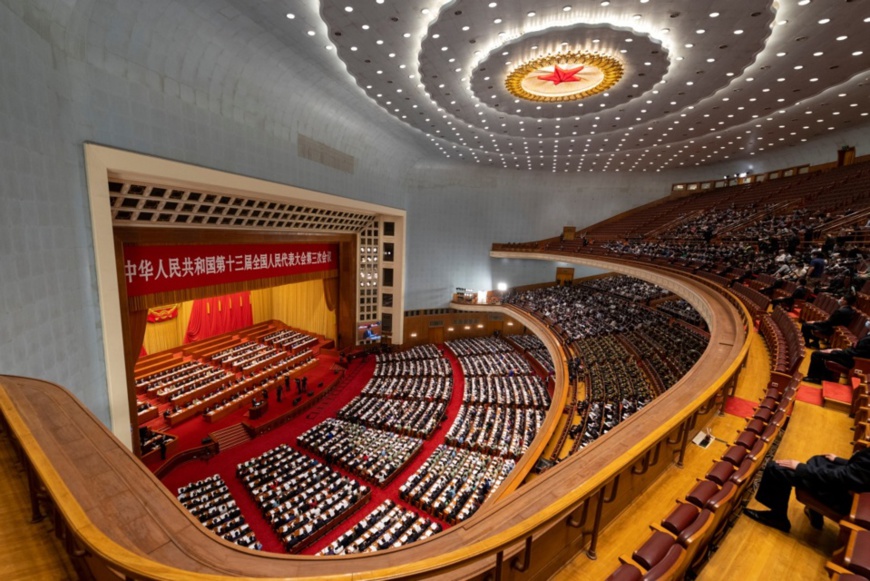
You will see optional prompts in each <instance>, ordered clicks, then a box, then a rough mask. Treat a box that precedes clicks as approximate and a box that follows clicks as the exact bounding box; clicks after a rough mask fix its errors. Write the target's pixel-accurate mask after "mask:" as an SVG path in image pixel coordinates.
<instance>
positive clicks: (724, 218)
mask: <svg viewBox="0 0 870 581" xmlns="http://www.w3.org/2000/svg"><path fill="white" fill-rule="evenodd" d="M774 208H775V205H774V204H768V205H764V206H759V205H756V204H748V205H741V206H737V205H735V204H731V205H730V206H729V207H727V208H713V209H710V208H707V209H704V210H700V211H697V212H694V213H691V214H688V215H687V214H681V215H680V216H678V217H677V220H676V221H677V222H678V224H676V225H675V226H673V227H672V228H669V229H668V230H667V231H665V232H662V233H661V234H660V235H659V237H660V238H665V239H683V238H703V239H705V240H710V239H712V238H713V236H715V235H716V233H717V232H723V231H725V230H728V229H729V228H732V227H738V226H739V225H741V224H743V223H745V222H746V221H747V220H749V219H750V218H752V217H753V216H758V215H759V214H770V213H771V212H772V211H773V210H774Z"/></svg>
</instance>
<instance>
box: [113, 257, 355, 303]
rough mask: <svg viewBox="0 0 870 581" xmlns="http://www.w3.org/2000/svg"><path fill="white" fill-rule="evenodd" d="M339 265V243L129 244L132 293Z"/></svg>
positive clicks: (127, 270) (129, 292) (128, 279)
mask: <svg viewBox="0 0 870 581" xmlns="http://www.w3.org/2000/svg"><path fill="white" fill-rule="evenodd" d="M336 269H338V245H337V244H248V245H244V246H242V245H238V244H206V245H185V246H134V245H124V279H125V280H126V282H127V296H130V297H137V296H142V295H148V294H153V293H159V292H166V291H173V290H180V289H186V288H197V287H201V286H210V285H216V284H226V283H232V282H243V281H246V280H257V279H261V278H272V277H278V276H291V275H294V274H306V273H311V272H320V271H324V270H336Z"/></svg>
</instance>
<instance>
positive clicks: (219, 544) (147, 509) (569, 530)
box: [0, 252, 748, 580]
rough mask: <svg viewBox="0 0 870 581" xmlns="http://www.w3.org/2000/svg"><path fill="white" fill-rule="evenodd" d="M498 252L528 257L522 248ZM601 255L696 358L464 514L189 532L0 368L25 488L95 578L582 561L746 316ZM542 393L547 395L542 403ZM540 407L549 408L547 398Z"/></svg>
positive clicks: (728, 376)
mask: <svg viewBox="0 0 870 581" xmlns="http://www.w3.org/2000/svg"><path fill="white" fill-rule="evenodd" d="M498 255H499V256H510V257H520V256H521V257H522V258H531V257H532V256H530V254H529V253H522V252H521V253H516V254H514V253H511V252H505V253H498ZM535 258H538V256H535ZM540 258H541V259H544V260H564V259H565V258H564V257H563V256H554V255H541V256H540ZM577 260H578V261H579V260H582V259H580V258H578V259H577ZM596 260H598V259H597V258H596ZM602 261H603V259H602ZM603 262H605V264H607V265H608V267H609V268H612V269H613V270H618V271H620V272H630V273H631V274H634V275H635V276H641V278H645V279H646V280H654V281H655V282H656V284H660V285H661V286H664V287H665V288H668V289H669V290H673V291H675V292H677V294H680V295H681V296H683V297H684V298H686V299H687V300H689V301H690V302H691V303H692V304H693V305H695V306H696V308H698V309H699V311H700V312H701V313H702V315H703V316H704V318H705V319H706V320H707V321H708V324H709V325H710V330H711V340H710V343H709V346H708V348H707V350H706V351H705V352H704V354H703V355H702V357H701V359H700V360H699V362H698V364H696V365H695V367H693V368H692V369H691V370H690V371H689V373H688V374H686V376H684V377H683V378H682V379H681V380H680V381H679V382H678V383H677V384H676V385H674V386H673V387H672V388H671V389H669V390H668V391H667V392H666V393H665V394H664V395H662V396H660V397H658V398H657V399H656V400H655V401H653V402H652V403H651V404H649V405H648V406H646V407H645V408H644V409H643V410H642V411H641V412H638V413H637V414H635V415H634V416H632V417H631V418H629V419H628V420H626V421H625V422H622V423H621V424H619V425H618V426H617V427H616V428H614V429H613V430H611V431H610V432H609V433H608V434H606V435H605V436H603V437H602V438H600V439H598V440H597V441H596V442H594V443H593V444H591V445H590V446H588V447H586V448H585V449H584V450H583V451H582V452H580V453H578V454H575V455H574V456H572V457H571V458H569V459H567V460H565V461H564V462H562V463H560V464H559V465H558V466H556V467H554V468H553V469H551V470H549V471H547V472H546V473H545V474H544V475H542V476H540V477H538V478H536V479H534V480H533V481H532V482H530V483H528V484H525V485H522V486H520V481H521V478H520V476H519V474H520V472H518V473H517V474H518V476H517V477H516V478H512V479H511V480H510V482H507V483H506V484H505V485H504V486H503V487H502V489H501V490H500V491H499V497H500V498H497V499H496V501H495V502H490V503H487V505H485V506H484V507H483V508H482V509H481V510H480V511H478V513H477V514H475V515H474V516H473V517H472V518H470V519H468V520H467V521H464V522H462V523H461V524H458V525H457V526H455V527H453V528H451V529H449V530H447V531H445V532H443V533H441V534H438V535H436V536H434V537H431V538H429V539H427V540H425V541H421V542H417V543H414V544H411V545H407V546H404V547H400V548H397V549H391V550H388V551H383V552H377V553H368V554H361V555H354V556H348V557H344V556H342V557H314V556H295V555H280V554H273V553H262V552H256V551H249V550H247V549H243V548H241V547H238V546H236V545H233V544H231V543H229V542H226V541H223V540H221V539H219V538H218V537H216V536H214V535H213V534H212V533H210V532H209V531H207V530H206V529H204V528H203V527H201V526H200V525H199V523H198V521H196V519H194V518H193V517H192V516H191V515H190V514H189V513H188V512H187V511H186V510H185V509H184V508H183V507H182V506H181V505H180V504H179V503H178V501H177V500H176V499H175V498H174V496H173V495H172V493H170V492H169V491H168V490H166V489H165V488H164V487H163V486H162V484H161V483H160V482H159V480H158V479H157V478H156V477H155V476H154V475H153V474H151V472H150V471H149V470H148V469H147V468H145V466H144V465H143V464H142V463H141V462H140V461H139V460H138V459H137V458H136V457H135V456H134V455H133V454H132V453H131V452H130V451H128V450H127V449H126V448H125V447H124V446H123V445H122V444H121V442H120V441H118V440H117V439H116V438H115V437H114V436H113V435H112V434H111V432H110V431H109V430H108V429H107V428H106V427H105V426H103V424H102V423H100V422H99V420H97V418H96V417H95V416H94V415H93V414H91V413H90V411H88V410H87V409H86V408H85V407H84V406H83V405H82V404H81V403H80V402H79V401H78V400H77V399H76V398H75V397H74V396H72V395H71V394H70V392H69V391H67V390H66V389H64V388H63V387H61V386H58V385H56V384H53V383H49V382H45V381H40V380H36V379H26V378H20V377H11V376H0V412H2V416H3V418H4V419H5V422H6V424H8V426H9V428H10V432H11V434H12V435H13V438H14V439H15V440H17V442H18V444H19V445H20V447H21V449H22V451H23V455H24V458H25V463H26V464H27V465H28V473H29V474H30V475H31V476H32V483H33V484H34V487H33V488H34V495H35V494H36V488H37V487H44V490H45V494H46V495H47V496H48V498H49V499H50V503H51V505H53V506H54V507H55V510H54V513H55V514H54V518H55V521H56V525H57V527H58V530H59V531H60V532H61V534H62V535H63V536H64V538H65V541H66V545H67V547H68V549H69V551H70V553H71V554H72V555H73V558H74V559H76V560H78V562H79V563H80V564H83V565H85V566H87V567H89V568H90V569H91V571H93V572H94V574H95V576H96V577H97V578H102V576H105V575H107V574H114V575H117V576H118V577H121V578H125V577H126V578H129V579H148V580H150V579H171V580H182V579H184V580H200V579H201V580H206V579H208V580H219V579H228V578H238V577H242V578H250V579H310V580H314V579H332V580H334V579H348V580H350V579H354V580H357V579H376V578H377V579H411V578H414V579H420V578H443V579H448V578H449V579H459V578H478V579H483V578H491V579H501V578H502V577H503V576H509V575H512V577H511V578H525V577H527V576H530V575H532V574H535V575H546V574H548V573H549V572H552V571H553V570H555V569H556V568H558V567H559V566H560V565H561V564H562V563H563V562H564V561H565V559H567V558H568V557H569V556H571V555H574V554H576V553H577V552H579V551H581V550H583V549H587V550H591V552H592V554H593V555H594V550H595V543H596V542H597V534H598V531H599V530H600V528H601V526H603V525H604V524H605V523H607V522H608V521H609V520H610V519H611V518H613V516H615V515H616V514H618V512H619V511H620V510H621V509H622V508H623V507H624V506H626V505H627V504H628V503H629V502H630V501H631V500H632V499H633V498H635V497H637V496H638V495H639V494H642V493H643V490H644V489H645V488H646V487H647V486H649V485H650V484H651V483H652V482H654V480H655V478H656V477H657V476H658V475H659V474H660V473H661V472H662V471H663V470H664V468H666V467H667V466H668V465H669V463H670V461H671V460H672V459H677V460H678V459H679V457H680V456H681V453H682V450H684V449H685V446H686V442H687V440H688V439H689V437H690V432H692V430H693V429H694V427H695V425H696V423H697V422H698V421H699V420H700V419H703V417H704V416H706V415H707V414H710V413H713V411H714V410H715V408H716V406H717V404H718V403H719V402H720V401H721V396H722V394H723V393H725V392H726V391H727V390H728V389H729V388H730V387H731V386H733V384H734V382H735V381H736V377H737V375H738V373H739V370H740V369H741V366H742V364H743V362H744V360H745V358H746V355H747V351H748V342H747V340H746V338H747V337H746V332H745V328H746V324H747V321H748V315H747V313H746V311H745V309H744V308H743V307H742V306H740V303H739V301H737V300H736V299H735V298H734V297H733V296H732V295H730V294H729V293H727V292H726V291H724V290H722V289H717V288H715V287H714V285H711V284H710V283H709V282H707V281H703V280H701V279H699V278H697V277H693V276H691V275H686V274H680V273H675V272H673V273H671V272H666V271H664V270H662V269H661V268H659V267H657V266H652V265H643V264H639V263H631V262H629V261H614V262H613V263H607V262H606V261H603ZM498 308H506V307H498ZM511 316H518V314H517V313H511ZM524 322H525V323H527V326H528V327H529V328H531V329H534V331H535V333H536V334H538V335H539V336H540V337H542V338H544V339H545V344H547V345H548V348H550V349H553V348H554V347H553V346H554V345H555V344H556V338H555V337H553V335H552V334H551V333H550V332H549V331H548V330H547V329H546V327H545V325H543V324H541V323H540V322H539V321H536V320H535V319H534V318H533V317H531V316H528V317H527V320H526V321H524ZM551 354H552V355H554V362H557V366H556V367H557V388H556V389H557V394H563V393H564V384H565V382H566V379H565V378H566V374H567V372H566V370H565V369H564V366H563V365H564V361H563V358H562V356H560V355H559V353H558V352H551ZM559 397H560V398H561V399H564V396H563V395H559ZM556 401H560V400H557V399H556V398H555V397H554V402H556ZM553 409H555V411H556V413H558V412H559V411H560V410H559V409H557V406H556V405H555V403H554V406H553ZM552 414H553V411H552V409H551V415H552ZM549 419H550V418H549V417H548V420H549ZM551 423H552V422H551ZM549 430H550V431H552V427H549ZM542 432H543V430H542ZM545 443H546V438H545V436H544V435H541V436H540V437H539V438H536V440H535V442H533V445H532V447H531V448H530V452H531V453H530V454H527V456H526V457H525V458H524V459H523V461H522V462H521V463H520V465H523V464H524V465H525V468H524V470H525V471H526V472H527V471H528V468H529V467H530V464H533V463H534V460H535V459H536V458H537V455H536V454H535V453H534V451H535V450H540V449H542V446H543V445H544V444H545ZM518 466H519V465H518ZM35 510H38V508H37V507H35ZM590 545H591V546H590Z"/></svg>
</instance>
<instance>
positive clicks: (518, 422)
mask: <svg viewBox="0 0 870 581" xmlns="http://www.w3.org/2000/svg"><path fill="white" fill-rule="evenodd" d="M546 416H547V410H545V409H532V408H514V407H500V406H494V405H489V404H485V405H473V404H468V405H466V404H463V405H462V407H461V408H460V409H459V413H458V414H457V416H456V419H455V420H454V422H453V425H452V426H451V427H450V431H449V432H447V437H446V439H445V441H446V442H447V443H448V444H452V445H454V446H457V447H459V448H468V449H469V450H474V451H476V452H484V453H486V454H493V455H497V456H503V457H505V458H514V459H517V458H519V457H520V456H522V455H523V454H525V452H526V450H527V449H528V447H529V444H531V442H532V440H534V439H535V436H536V435H537V433H538V430H539V429H540V428H541V425H543V423H544V419H545V418H546Z"/></svg>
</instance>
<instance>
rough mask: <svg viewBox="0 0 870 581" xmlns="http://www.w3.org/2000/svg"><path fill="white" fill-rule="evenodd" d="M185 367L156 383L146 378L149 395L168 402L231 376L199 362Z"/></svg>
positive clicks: (173, 369) (193, 362) (175, 368)
mask: <svg viewBox="0 0 870 581" xmlns="http://www.w3.org/2000/svg"><path fill="white" fill-rule="evenodd" d="M191 363H192V365H191ZM183 367H184V369H183V370H178V368H177V367H173V368H172V369H169V370H168V371H175V372H174V373H170V374H169V375H166V376H164V377H162V378H161V379H157V380H154V381H149V379H150V378H151V377H152V376H148V377H146V378H145V382H144V385H146V386H147V387H146V389H147V391H148V394H149V395H153V396H157V397H159V398H161V399H164V400H166V399H169V398H171V397H173V396H175V395H177V394H179V393H184V392H186V391H191V390H193V389H198V388H199V387H202V386H204V385H208V384H210V383H220V382H221V381H223V380H224V379H226V378H227V377H229V376H230V375H231V374H230V373H228V372H226V371H224V370H223V369H220V368H218V367H215V366H213V365H209V364H207V363H199V362H197V361H191V362H189V363H187V364H185V365H183ZM176 370H177V371H176ZM137 386H138V383H137Z"/></svg>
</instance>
